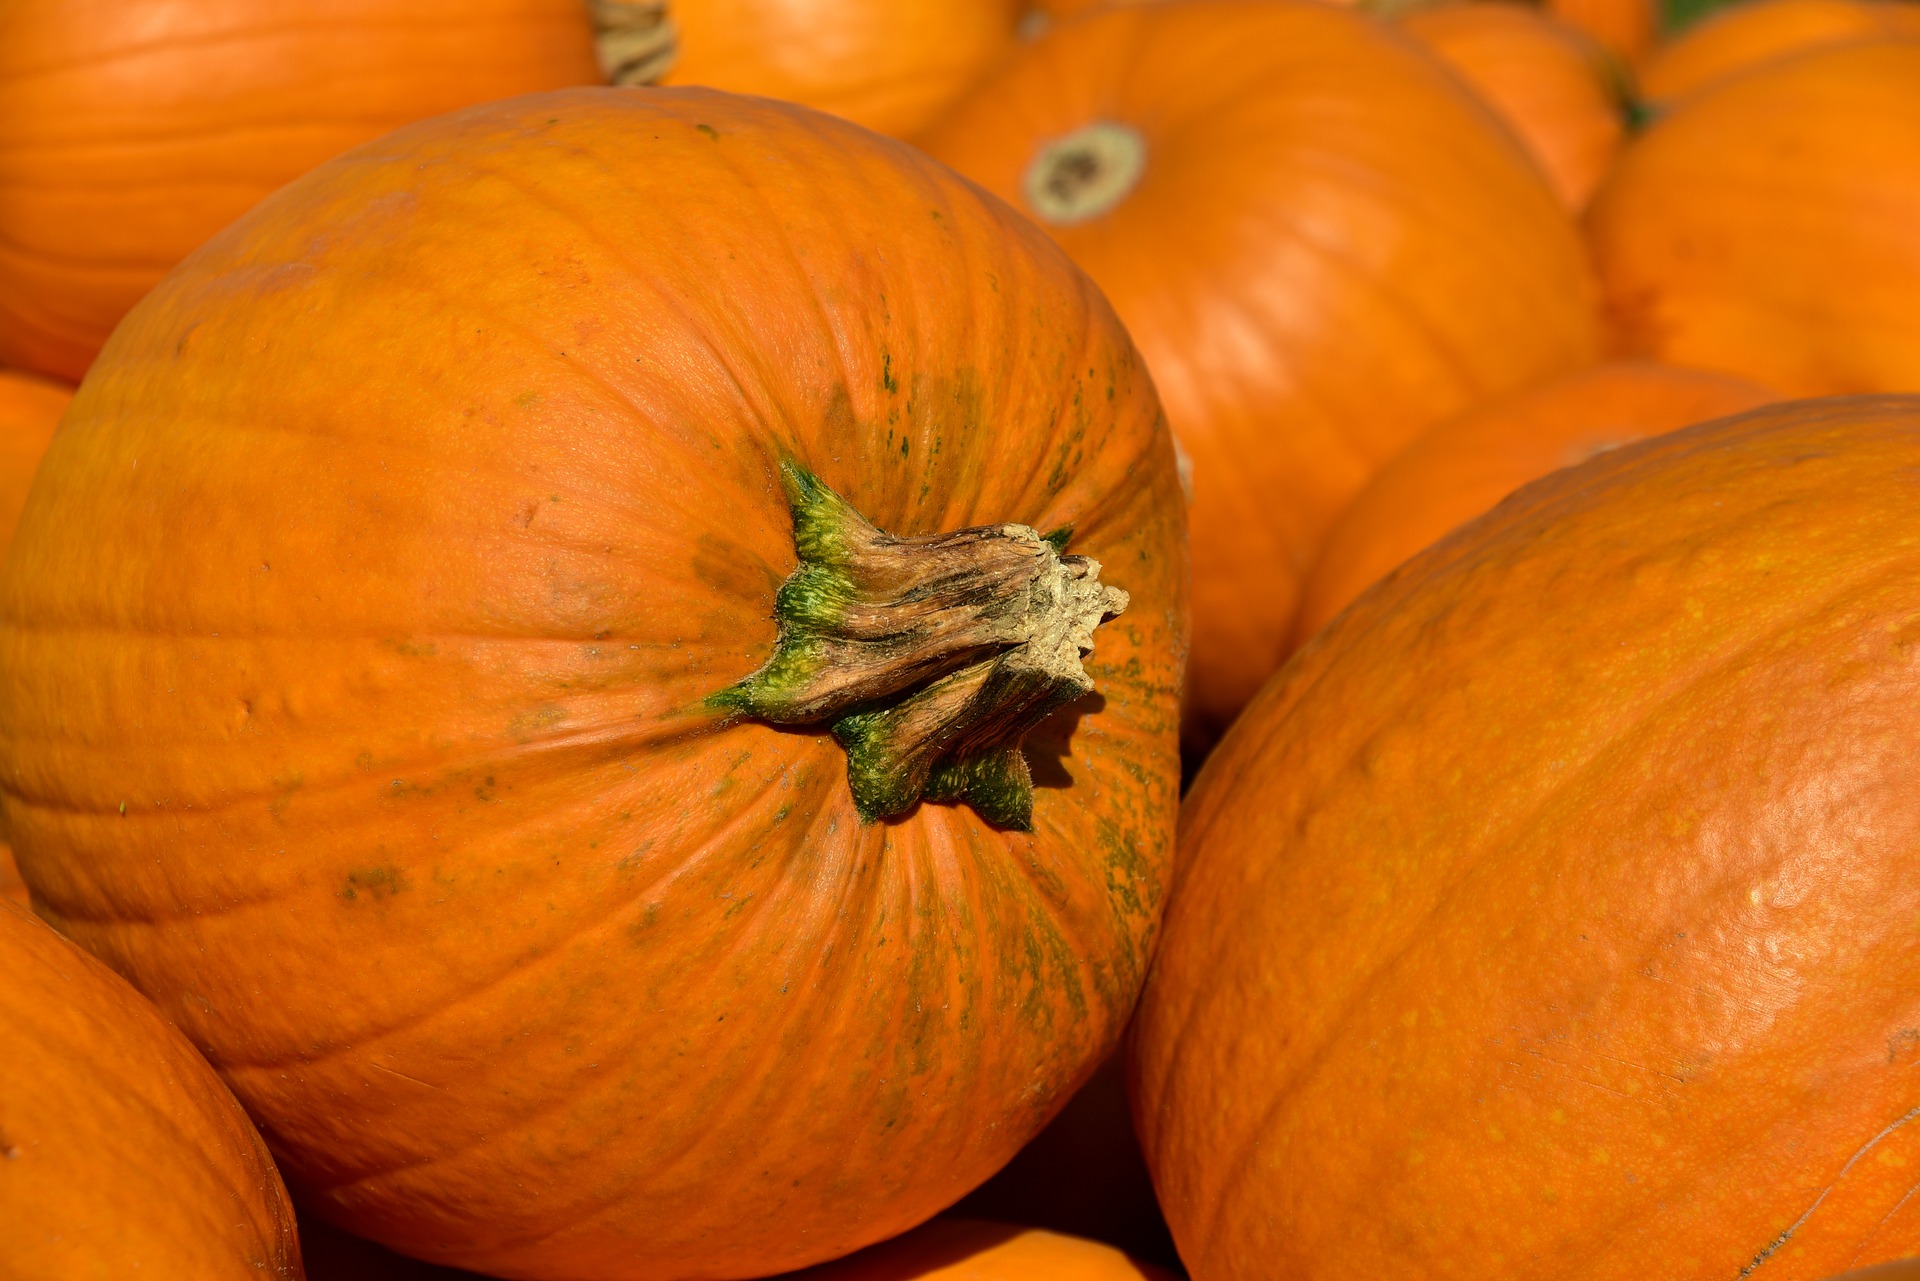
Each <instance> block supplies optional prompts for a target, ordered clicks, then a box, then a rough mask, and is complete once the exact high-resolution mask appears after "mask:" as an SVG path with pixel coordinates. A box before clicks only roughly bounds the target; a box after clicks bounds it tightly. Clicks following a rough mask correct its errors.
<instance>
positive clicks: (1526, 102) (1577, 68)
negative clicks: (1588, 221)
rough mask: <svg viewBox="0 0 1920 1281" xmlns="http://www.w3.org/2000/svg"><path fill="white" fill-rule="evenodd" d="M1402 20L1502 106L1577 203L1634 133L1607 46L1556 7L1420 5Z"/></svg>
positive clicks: (1481, 2)
mask: <svg viewBox="0 0 1920 1281" xmlns="http://www.w3.org/2000/svg"><path fill="white" fill-rule="evenodd" d="M1400 25H1401V27H1402V28H1404V29H1405V30H1406V31H1407V32H1408V33H1409V34H1410V35H1412V36H1413V37H1414V38H1415V39H1417V40H1419V41H1420V42H1421V43H1422V44H1424V45H1426V46H1427V47H1428V48H1429V49H1431V50H1433V51H1434V52H1435V53H1436V54H1438V55H1439V56H1440V58H1441V59H1442V60H1443V61H1445V62H1446V63H1447V64H1448V65H1449V66H1451V67H1452V68H1453V69H1454V70H1455V71H1457V72H1459V73H1460V75H1461V76H1462V77H1463V78H1464V79H1465V80H1466V81H1467V83H1468V84H1470V85H1472V86H1473V88H1474V91H1475V92H1477V93H1478V94H1479V95H1480V96H1481V97H1482V98H1484V99H1485V100H1486V102H1487V104H1488V105H1489V106H1491V107H1492V108H1493V109H1494V110H1495V111H1497V112H1499V113H1500V117H1501V119H1503V120H1505V121H1506V122H1507V124H1508V125H1510V126H1511V127H1512V128H1513V131H1514V132H1515V133H1517V134H1519V135H1520V140H1521V141H1522V142H1524V143H1526V144H1527V150H1528V151H1530V152H1531V153H1532V154H1533V158H1534V159H1535V160H1537V161H1539V163H1540V167H1541V168H1542V169H1545V170H1546V172H1547V177H1548V178H1550V179H1551V180H1552V182H1553V189H1554V190H1555V191H1557V192H1559V193H1560V199H1561V200H1563V201H1565V202H1566V204H1567V206H1568V208H1571V209H1579V208H1581V207H1583V206H1584V205H1585V204H1586V203H1587V198H1588V197H1590V196H1591V195H1592V194H1593V189H1594V188H1595V187H1597V186H1599V185H1600V179H1601V177H1602V176H1603V175H1604V174H1605V173H1606V171H1607V166H1609V165H1610V164H1612V163H1613V157H1614V155H1615V153H1616V152H1618V151H1619V150H1620V143H1621V141H1622V139H1623V138H1624V137H1625V136H1626V108H1625V104H1624V102H1623V101H1622V99H1621V92H1620V86H1619V84H1618V76H1617V73H1616V72H1615V71H1614V70H1613V68H1612V67H1611V65H1610V63H1609V61H1608V56H1607V54H1606V53H1605V51H1603V50H1602V49H1601V48H1600V47H1599V46H1598V45H1597V44H1595V43H1594V42H1593V40H1592V39H1591V38H1590V37H1588V36H1587V35H1585V34H1584V33H1582V32H1581V31H1579V30H1578V29H1576V28H1574V27H1572V26H1570V25H1568V24H1567V23H1565V22H1563V21H1561V20H1559V19H1557V18H1555V17H1554V16H1553V15H1552V14H1550V13H1546V12H1544V11H1542V10H1540V9H1535V8H1532V7H1530V6H1527V5H1519V4H1512V3H1508V2H1506V0H1466V2H1465V3H1458V4H1440V5H1434V6H1431V7H1427V8H1419V9H1415V10H1413V11H1412V12H1410V13H1408V14H1407V15H1406V16H1405V17H1404V18H1402V19H1401V20H1400Z"/></svg>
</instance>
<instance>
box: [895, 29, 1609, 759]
mask: <svg viewBox="0 0 1920 1281" xmlns="http://www.w3.org/2000/svg"><path fill="white" fill-rule="evenodd" d="M922 141H923V145H924V146H925V147H926V148H927V149H928V150H929V151H930V152H931V153H932V154H933V155H934V156H935V157H937V158H938V159H941V160H944V161H946V162H947V163H949V164H951V165H953V166H954V167H955V168H957V169H958V170H960V172H962V173H964V174H966V175H967V176H968V177H970V178H973V179H974V180H975V181H977V182H979V183H981V184H982V185H983V186H985V187H986V188H987V189H988V190H990V191H993V192H994V193H996V194H998V195H1000V196H1002V197H1004V198H1006V199H1007V200H1009V201H1012V202H1014V203H1016V204H1017V205H1018V206H1019V207H1020V208H1022V209H1023V210H1024V211H1026V212H1027V213H1028V214H1030V215H1031V216H1033V217H1034V218H1035V219H1036V221H1038V222H1039V223H1040V224H1041V225H1042V226H1043V227H1045V228H1046V229H1047V231H1048V233H1049V234H1050V235H1052V236H1053V237H1054V238H1055V239H1056V240H1058V241H1059V242H1060V243H1061V245H1063V246H1064V247H1065V248H1066V249H1067V251H1068V252H1069V253H1071V254H1072V255H1073V257H1074V259H1075V261H1077V262H1078V263H1079V264H1080V265H1081V266H1082V267H1084V268H1086V270H1087V271H1088V273H1089V274H1090V275H1092V276H1093V278H1094V279H1095V280H1096V281H1097V282H1099V284H1100V286H1101V288H1102V289H1103V290H1105V292H1106V294H1107V296H1108V297H1109V298H1110V299H1112V300H1113V304H1114V307H1115V308H1116V309H1117V310H1118V311H1119V313H1120V315H1121V317H1122V318H1123V319H1124V320H1125V321H1126V322H1127V326H1128V329H1129V331H1130V332H1131V333H1132V334H1133V337H1134V341H1135V342H1137V343H1138V344H1139V345H1140V349H1141V351H1142V352H1143V353H1144V354H1145V356H1146V358H1147V363H1148V366H1149V367H1150V368H1151V369H1152V371H1153V377H1154V382H1155V384H1156V385H1157V386H1158V388H1159V390H1160V395H1161V397H1162V399H1163V400H1164V402H1165V404H1166V406H1167V413H1168V415H1169V417H1170V419H1171V420H1172V422H1173V426H1174V430H1175V432H1176V433H1177V434H1178V436H1179V438H1180V441H1181V443H1182V445H1183V446H1184V447H1185V449H1186V452H1187V453H1188V454H1189V455H1190V456H1191V458H1192V483H1193V507H1192V537H1193V547H1194V578H1195V582H1194V640H1193V645H1194V657H1193V663H1192V669H1191V673H1190V680H1189V685H1188V702H1187V707H1186V712H1187V715H1188V717H1189V720H1190V722H1191V728H1192V731H1193V737H1194V738H1195V739H1196V740H1198V741H1202V742H1204V741H1206V740H1210V739H1211V738H1212V737H1213V736H1214V735H1216V734H1217V733H1218V732H1219V730H1220V729H1221V728H1222V727H1224V726H1225V725H1226V724H1227V722H1228V721H1230V720H1231V719H1232V718H1233V716H1234V714H1235V713H1236V712H1237V711H1238V710H1239V708H1240V706H1241V705H1242V704H1243V703H1244V702H1245V701H1246V699H1247V698H1248V697H1250V696H1251V695H1252V693H1253V691H1254V690H1255V689H1257V688H1258V687H1259V685H1260V682H1261V681H1263V680H1264V679H1266V677H1267V675H1268V674H1269V673H1271V672H1272V671H1273V669H1274V668H1275V667H1277V666H1278V665H1279V664H1280V662H1281V660H1282V659H1283V658H1284V657H1285V654H1286V649H1287V642H1288V635H1289V631H1288V629H1289V627H1290V625H1291V623H1292V620H1293V613H1294V609H1295V606H1296V605H1297V603H1298V598H1299V589H1300V582H1301V579H1302V577H1303V576H1304V575H1305V573H1306V571H1307V568H1308V566H1309V565H1310V564H1311V561H1312V557H1313V555H1314V554H1315V552H1316V551H1317V550H1318V546H1319V541H1320V538H1321V537H1322V535H1323V534H1324V533H1325V530H1326V527H1327V525H1328V524H1329V523H1331V521H1332V520H1333V518H1334V517H1335V516H1336V515H1337V514H1338V513H1339V510H1340V508H1341V507H1342V506H1343V505H1344V504H1345V503H1346V502H1347V500H1348V499H1349V498H1351V497H1352V495H1353V494H1354V493H1355V492H1356V491H1357V490H1358V489H1359V487H1360V486H1361V485H1362V484H1363V483H1364V482H1365V481H1366V478H1367V477H1368V475H1370V474H1371V473H1372V471H1373V469H1374V468H1375V467H1377V466H1378V465H1379V464H1380V463H1381V462H1384V461H1385V460H1386V459H1387V458H1388V457H1389V456H1391V455H1392V453H1393V452H1394V451H1395V450H1397V449H1398V448H1399V447H1400V446H1401V445H1403V444H1405V443H1406V441H1407V440H1409V439H1410V438H1411V437H1412V436H1414V435H1415V434H1417V433H1418V432H1419V431H1420V430H1422V429H1423V428H1425V427H1428V426H1431V425H1432V424H1433V423H1435V422H1437V421H1440V420H1441V419H1444V418H1446V417H1448V416H1450V415H1452V414H1454V413H1457V412H1459V411H1460V410H1462V409H1464V408H1466V407H1467V406H1468V405H1470V404H1473V403H1474V402H1476V401H1478V400H1480V399H1483V398H1485V397H1486V396H1489V395H1492V394H1495V393H1498V392H1501V391H1505V390H1508V389H1509V388H1512V387H1515V386H1520V385H1523V384H1525V383H1528V382H1532V381H1535V380H1537V379H1539V378H1542V377H1545V376H1547V375H1549V374H1553V373H1557V372H1559V371H1561V370H1562V369H1567V368H1573V367H1577V366H1578V365H1581V364H1583V363H1585V362H1586V361H1587V360H1588V359H1589V357H1590V354H1591V353H1592V351H1593V349H1594V318H1593V314H1592V311H1591V301H1590V300H1591V297H1592V291H1591V286H1590V283H1589V280H1588V276H1587V268H1586V264H1585V260H1584V256H1583V254H1582V251H1581V248H1580V245H1579V243H1578V239H1577V236H1576V235H1575V233H1574V231H1573V228H1572V225H1571V223H1570V222H1569V220H1568V219H1567V216H1566V213H1565V211H1564V210H1563V209H1561V208H1560V207H1559V205H1558V204H1557V203H1556V202H1555V200H1554V198H1553V195H1552V193H1551V192H1550V191H1549V190H1548V189H1547V187H1546V184H1545V182H1544V181H1543V179H1542V178H1541V176H1540V174H1539V171H1538V170H1537V168H1536V167H1535V166H1534V165H1533V163H1532V162H1531V161H1530V160H1528V158H1527V157H1526V156H1525V155H1524V154H1522V152H1521V150H1520V147H1519V145H1518V143H1516V142H1515V141H1514V140H1513V139H1512V137H1511V136H1510V135H1509V134H1508V133H1507V131H1506V130H1505V129H1503V128H1501V127H1499V125H1498V124H1497V122H1495V121H1494V120H1493V119H1492V117H1491V115H1490V114H1489V112H1488V111H1487V109H1486V108H1485V107H1483V106H1482V105H1481V104H1479V103H1478V102H1476V101H1474V100H1473V99H1472V97H1471V95H1470V94H1469V93H1468V92H1467V91H1466V90H1465V89H1464V88H1463V87H1462V86H1460V85H1459V83H1458V82H1457V81H1456V80H1455V78H1454V77H1453V76H1451V75H1450V74H1448V73H1447V72H1446V71H1445V70H1444V69H1443V68H1442V67H1440V66H1438V65H1435V64H1434V63H1433V61H1432V60H1431V59H1429V58H1427V57H1425V56H1423V55H1422V54H1421V53H1420V52H1419V51H1418V50H1415V49H1413V48H1410V47H1409V46H1408V44H1407V43H1406V42H1405V41H1404V40H1403V39H1402V38H1401V37H1400V36H1398V35H1397V34H1396V33H1395V32H1393V31H1392V30H1390V29H1389V28H1387V27H1385V26H1383V25H1382V24H1380V23H1378V22H1376V21H1374V20H1372V19H1370V18H1367V17H1365V16H1363V15H1360V14H1356V13H1353V12H1350V11H1347V10H1342V9H1336V8H1332V7H1330V6H1325V5H1319V4H1309V3H1298V4H1294V3H1282V2H1275V0H1192V2H1190V3H1181V4H1168V5H1145V6H1129V7H1124V8H1117V9H1113V10H1108V11H1105V12H1101V13H1096V14H1093V15H1091V16H1089V17H1087V18H1085V19H1083V20H1081V21H1077V22H1074V23H1070V24H1066V25H1063V26H1061V27H1059V28H1056V29H1055V30H1054V31H1052V32H1051V33H1049V34H1047V35H1045V36H1043V37H1041V38H1040V39H1039V40H1037V41H1035V42H1033V43H1032V44H1030V45H1028V46H1026V47H1025V48H1024V49H1023V50H1022V51H1021V53H1020V54H1019V55H1018V57H1017V58H1016V59H1015V60H1014V61H1013V62H1012V63H1011V64H1010V65H1009V66H1008V68H1007V69H1006V70H1005V71H1004V72H1002V73H1001V74H1000V75H999V76H997V77H996V78H994V79H993V80H992V81H990V82H989V83H987V84H986V85H984V86H982V87H981V88H980V89H979V90H977V91H976V92H975V93H973V94H972V95H970V96H969V97H968V98H967V99H965V100H964V101H963V102H962V103H961V104H960V105H959V106H958V107H956V108H955V110H954V113H953V114H952V115H950V116H949V117H948V118H947V119H946V121H945V122H943V123H942V124H941V125H940V126H939V127H938V128H937V129H936V130H934V131H933V132H931V133H930V134H929V135H928V136H927V137H926V138H924V139H923V140H922Z"/></svg>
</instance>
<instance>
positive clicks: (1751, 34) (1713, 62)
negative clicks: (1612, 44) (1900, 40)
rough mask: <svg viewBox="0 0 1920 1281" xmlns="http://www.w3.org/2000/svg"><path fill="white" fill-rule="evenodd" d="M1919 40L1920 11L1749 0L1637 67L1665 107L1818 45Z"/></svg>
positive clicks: (1830, 0)
mask: <svg viewBox="0 0 1920 1281" xmlns="http://www.w3.org/2000/svg"><path fill="white" fill-rule="evenodd" d="M1912 35H1920V7H1916V6H1914V5H1913V4H1910V3H1905V2H1904V0H1902V2H1899V3H1891V2H1889V3H1879V2H1876V0H1749V2H1748V3H1745V4H1737V5H1734V6H1732V7H1731V8H1727V9H1722V10H1720V11H1719V12H1717V13H1713V14H1710V15H1708V16H1707V17H1706V18H1705V19H1703V20H1702V21H1701V22H1699V23H1698V24H1696V25H1695V26H1692V27H1689V28H1688V29H1687V30H1686V31H1684V32H1682V33H1681V34H1680V35H1678V36H1676V37H1674V38H1673V39H1672V40H1670V41H1668V42H1667V43H1665V44H1663V45H1661V46H1660V47H1659V48H1657V49H1655V50H1654V51H1653V52H1652V53H1651V54H1649V55H1648V57H1647V58H1646V60H1645V61H1644V62H1643V64H1642V65H1641V68H1640V75H1639V82H1640V90H1641V93H1642V94H1643V95H1645V97H1647V98H1648V99H1649V100H1651V101H1655V102H1666V101H1671V100H1673V99H1676V98H1680V97H1683V96H1684V95H1686V94H1689V93H1693V92H1695V91H1697V90H1700V89H1703V88H1705V87H1707V86H1708V85H1712V84H1717V83H1719V82H1720V81H1722V80H1725V79H1727V78H1728V77H1729V76H1733V75H1737V74H1738V73H1740V72H1742V71H1746V70H1749V69H1751V68H1753V67H1759V66H1764V65H1766V64H1767V63H1770V62H1774V61H1777V60H1778V59H1781V58H1785V57H1790V56H1792V55H1793V54H1796V53H1801V52H1804V51H1805V50H1808V49H1814V48H1818V47H1820V46H1821V45H1829V44H1843V43H1847V42H1850V41H1854V40H1873V39H1881V38H1886V37H1899V36H1912Z"/></svg>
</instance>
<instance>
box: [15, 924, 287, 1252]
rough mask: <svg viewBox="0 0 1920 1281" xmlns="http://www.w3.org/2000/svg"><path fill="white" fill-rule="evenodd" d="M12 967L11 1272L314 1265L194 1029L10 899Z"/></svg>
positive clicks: (267, 1163) (269, 1168)
mask: <svg viewBox="0 0 1920 1281" xmlns="http://www.w3.org/2000/svg"><path fill="white" fill-rule="evenodd" d="M0 974H4V975H5V976H6V978H5V981H4V982H0V1040H4V1042H5V1044H6V1047H7V1049H6V1070H5V1071H4V1072H0V1232H4V1233H5V1236H6V1243H7V1244H6V1274H7V1275H8V1276H9V1277H21V1278H27V1277H49V1278H51V1277H59V1278H74V1279H75V1281H79V1279H80V1278H94V1277H100V1278H107V1277H126V1276H153V1277H183V1278H184V1277H193V1278H195V1279H196V1281H198V1279H200V1278H205V1279H206V1281H222V1279H223V1278H231V1279H232V1281H242V1279H243V1278H244V1279H245V1281H257V1279H258V1278H261V1277H276V1278H298V1277H300V1276H301V1271H300V1247H299V1243H298V1241H297V1240H296V1239H295V1237H294V1233H293V1210H292V1208H291V1207H290V1206H289V1205H288V1204H287V1191H286V1188H285V1187H283V1186H282V1185H281V1183H280V1176H279V1175H277V1174H276V1173H274V1169H273V1162H272V1161H271V1160H269V1159H268V1157H267V1152H266V1148H265V1147H263V1146H262V1145H261V1142H260V1136H259V1135H258V1134H256V1133H255V1132H254V1129H253V1127H252V1126H251V1125H249V1124H247V1118H246V1115H245V1114H244V1113H242V1112H241V1111H240V1105H239V1104H238V1103H236V1102H234V1099H233V1096H232V1095H231V1094H229V1093H228V1092H227V1090H226V1087H225V1086H223V1085H221V1084H220V1080H219V1078H218V1077H216V1076H215V1075H214V1074H213V1069H212V1068H210V1067H208V1066H207V1064H206V1061H205V1060H204V1059H202V1058H201V1057H200V1056H199V1055H198V1054H197V1053H195V1052H194V1049H193V1047H192V1046H191V1045H188V1044H187V1042H186V1039H185V1038H184V1037H182V1036H181V1035H180V1033H179V1032H177V1031H175V1030H174V1029H173V1028H171V1027H168V1026H167V1023H166V1021H165V1020H164V1019H162V1018H161V1017H160V1015H159V1013H158V1012H157V1011H156V1010H155V1009H154V1008H153V1007H152V1006H151V1005H149V1004H148V1003H147V1002H146V1001H145V1000H143V999H142V998H141V996H140V994H139V993H138V992H135V991H134V990H133V989H132V988H130V987H128V986H127V985H126V983H125V982H123V981H122V980H121V979H120V978H119V977H117V976H116V975H115V974H113V973H112V971H110V970H108V969H107V968H106V967H105V966H103V965H101V964H100V963H99V962H98V961H96V960H94V959H93V958H92V957H90V956H88V955H86V954H85V953H84V952H81V951H80V950H79V949H78V948H76V947H74V946H73V945H72V944H71V943H69V942H67V941H66V940H65V939H63V938H61V937H60V936H59V935H58V934H55V933H54V932H53V931H52V930H50V929H48V928H47V927H46V926H45V925H43V924H41V923H40V922H39V921H36V920H35V919H34V918H33V917H32V916H31V915H29V914H28V913H27V912H26V911H25V910H24V909H23V908H20V907H17V906H15V905H14V904H12V903H9V902H5V901H0Z"/></svg>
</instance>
